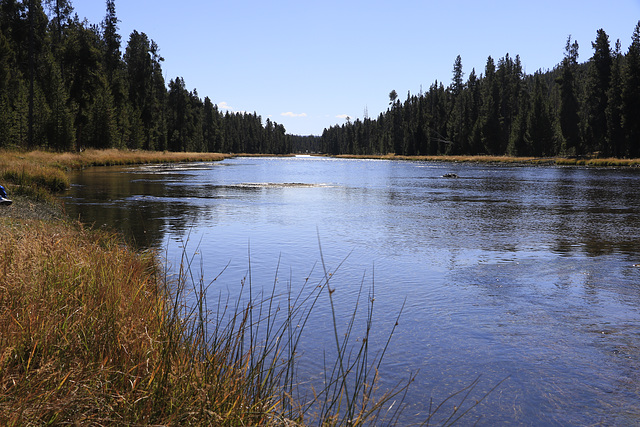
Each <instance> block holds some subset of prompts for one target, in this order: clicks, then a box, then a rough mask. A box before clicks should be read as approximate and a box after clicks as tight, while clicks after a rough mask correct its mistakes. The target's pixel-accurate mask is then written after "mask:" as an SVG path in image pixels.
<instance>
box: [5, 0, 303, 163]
mask: <svg viewBox="0 0 640 427" xmlns="http://www.w3.org/2000/svg"><path fill="white" fill-rule="evenodd" d="M0 29H1V32H0V147H22V148H47V149H54V150H61V151H65V150H76V149H83V148H89V147H91V148H111V147H116V148H129V149H148V150H170V151H212V152H235V153H241V152H247V153H288V152H291V151H292V147H291V140H290V138H289V137H288V136H287V135H286V132H285V128H284V127H283V126H282V125H280V124H278V123H275V122H273V121H271V120H270V119H266V121H265V122H264V123H263V121H262V118H261V117H260V116H258V115H257V114H256V113H253V114H248V113H231V112H228V111H227V112H225V113H223V112H222V111H220V110H219V109H218V108H217V106H216V105H215V104H213V103H212V102H211V100H210V99H209V98H208V97H205V98H204V100H203V99H201V98H200V97H199V95H198V93H197V91H196V90H195V89H193V90H189V89H187V88H186V85H185V82H184V80H183V79H182V78H181V77H176V78H175V79H172V80H171V81H169V84H168V85H167V84H166V82H165V80H164V78H163V74H162V68H161V63H162V61H163V58H162V57H161V56H160V51H159V47H158V46H157V44H156V43H155V42H154V41H153V40H151V39H150V38H149V37H148V36H147V35H146V34H145V33H142V32H138V31H133V32H132V33H131V34H130V36H129V40H128V42H127V44H126V46H124V47H123V46H122V44H121V38H120V35H119V34H118V19H117V17H116V10H115V2H114V0H107V1H106V16H105V18H104V20H103V21H102V22H101V23H100V25H91V24H89V23H88V22H87V21H86V20H84V21H80V19H79V18H78V15H77V14H75V13H74V11H73V7H72V5H71V2H70V1H69V0H24V1H17V0H0Z"/></svg>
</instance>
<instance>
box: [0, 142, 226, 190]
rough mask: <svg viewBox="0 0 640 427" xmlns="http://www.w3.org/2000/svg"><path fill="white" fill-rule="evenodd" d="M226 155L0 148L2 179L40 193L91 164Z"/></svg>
mask: <svg viewBox="0 0 640 427" xmlns="http://www.w3.org/2000/svg"><path fill="white" fill-rule="evenodd" d="M224 158H225V156H224V155H222V154H217V153H169V152H158V151H128V150H115V149H110V150H85V151H83V152H80V153H57V152H50V151H40V150H35V151H27V152H22V151H15V150H0V181H2V182H3V183H10V184H12V185H14V186H15V187H16V188H19V187H22V188H25V189H23V190H18V191H22V193H21V194H26V195H30V194H31V193H34V194H35V193H38V189H42V190H44V191H46V192H50V193H57V192H60V191H62V190H65V189H67V188H68V187H69V185H70V182H69V178H68V176H67V174H66V173H65V171H67V170H70V169H81V168H84V167H89V166H112V165H132V164H146V163H176V162H191V161H219V160H223V159H224ZM26 188H28V189H26ZM41 196H42V195H41Z"/></svg>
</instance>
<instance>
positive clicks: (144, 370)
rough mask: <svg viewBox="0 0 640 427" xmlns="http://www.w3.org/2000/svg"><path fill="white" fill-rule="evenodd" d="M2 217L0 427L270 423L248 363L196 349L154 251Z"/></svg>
mask: <svg viewBox="0 0 640 427" xmlns="http://www.w3.org/2000/svg"><path fill="white" fill-rule="evenodd" d="M0 221H1V224H0V226H1V228H2V230H3V236H2V245H1V246H0V348H1V349H2V352H1V353H0V425H43V424H74V423H75V424H77V425H84V424H92V425H103V424H143V425H148V424H176V425H177V424H180V425H182V424H183V423H186V424H189V423H193V422H195V423H197V424H199V425H201V424H204V425H207V424H219V423H224V424H232V425H254V424H255V423H263V422H264V420H265V419H267V418H266V417H267V416H266V415H265V414H266V413H267V411H266V410H265V408H266V407H267V403H268V402H270V401H269V399H267V398H264V396H258V397H259V399H256V398H255V397H256V396H255V395H254V394H252V393H251V391H252V390H251V388H250V387H247V385H246V384H247V377H246V371H245V367H244V366H243V365H242V364H241V363H235V364H234V365H232V366H229V364H228V363H227V362H228V361H229V360H230V359H229V358H228V357H226V356H227V354H225V353H224V352H220V353H207V352H200V353H199V352H194V351H193V349H194V348H196V347H198V344H197V342H196V341H197V338H198V337H197V336H196V335H194V334H185V331H186V330H185V329H184V325H183V323H182V321H183V320H184V319H178V318H177V317H176V316H175V315H172V313H171V312H172V310H173V309H174V308H175V307H173V305H172V304H173V302H172V301H171V300H168V299H167V295H166V294H165V293H163V292H162V283H161V277H160V275H159V274H158V266H157V264H156V262H155V260H154V257H153V256H152V255H151V254H148V253H142V254H141V253H136V252H133V251H131V250H130V249H129V248H127V247H126V246H125V245H123V244H122V243H121V241H120V240H119V238H117V237H116V236H113V235H109V234H105V233H104V232H94V231H90V230H87V229H84V228H82V227H81V226H79V225H69V224H65V223H63V222H55V223H54V222H52V223H48V222H42V221H15V220H1V219H0ZM175 313H177V311H176V312H175ZM236 340H237V338H236ZM239 360H246V355H244V354H242V355H240V358H239ZM271 403H273V402H271Z"/></svg>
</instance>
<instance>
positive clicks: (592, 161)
mask: <svg viewBox="0 0 640 427" xmlns="http://www.w3.org/2000/svg"><path fill="white" fill-rule="evenodd" d="M335 157H338V158H345V159H381V160H415V161H429V162H453V163H456V162H458V163H507V164H508V163H514V164H533V165H558V166H601V167H607V166H621V167H622V166H628V167H637V166H640V159H623V158H598V157H585V158H576V157H571V158H569V157H513V156H488V155H475V156H462V155H460V156H448V155H440V156H397V155H395V154H385V155H371V156H369V155H339V156H335Z"/></svg>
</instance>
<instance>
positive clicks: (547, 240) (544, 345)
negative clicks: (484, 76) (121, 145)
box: [65, 156, 640, 425]
mask: <svg viewBox="0 0 640 427" xmlns="http://www.w3.org/2000/svg"><path fill="white" fill-rule="evenodd" d="M448 173H455V174H456V175H457V177H456V178H445V177H443V175H445V174H448ZM72 182H73V185H72V188H71V189H70V190H69V192H68V194H67V195H66V198H65V205H66V210H67V212H68V213H69V214H70V215H71V216H72V217H79V218H81V219H82V220H83V221H85V222H88V223H92V224H94V225H95V226H97V227H99V226H103V225H104V226H106V227H109V228H113V229H116V230H120V231H122V232H124V233H125V234H126V235H127V236H128V237H129V238H130V239H131V240H132V241H133V242H134V243H135V244H136V245H138V246H139V247H150V248H157V249H159V250H160V251H161V252H162V253H164V254H166V258H167V262H168V263H169V264H170V265H177V264H179V263H180V256H181V254H182V253H183V251H186V252H187V253H193V254H194V255H195V256H196V257H197V262H196V264H197V265H198V267H197V268H198V270H200V269H202V271H203V273H204V275H205V276H206V277H207V280H213V278H215V277H216V276H218V274H220V273H221V272H222V274H221V275H220V277H219V278H218V279H216V282H215V286H213V287H212V289H213V290H211V291H210V292H212V293H214V295H213V297H215V298H218V296H219V294H220V292H223V291H224V292H229V293H230V294H234V293H237V292H238V289H239V288H240V283H241V281H242V279H243V278H246V277H247V276H248V275H249V273H250V277H251V281H252V284H253V286H254V287H257V288H259V287H262V286H263V287H265V288H266V289H271V288H272V287H273V286H276V287H278V288H279V287H283V288H284V287H292V286H293V287H295V286H296V284H300V283H302V282H304V280H305V278H307V277H311V276H314V275H316V276H318V275H319V276H320V280H321V278H322V276H323V268H322V262H323V261H324V264H325V268H326V269H327V270H328V271H331V272H333V273H334V275H333V276H332V279H331V280H332V282H331V287H332V288H333V289H335V292H334V294H333V296H334V298H335V301H334V302H335V303H336V305H337V313H338V322H339V323H340V322H346V320H345V319H346V317H343V316H346V315H347V313H350V312H351V310H352V309H353V304H354V301H355V298H356V297H357V294H358V291H359V290H360V287H361V284H364V287H365V288H371V287H372V286H374V287H375V303H374V307H375V313H376V314H375V319H374V320H375V325H374V329H376V330H377V331H379V333H380V336H379V337H375V336H374V337H373V338H374V339H373V343H374V345H382V344H383V343H384V337H386V334H388V333H389V331H390V329H391V327H392V326H393V325H394V323H395V321H396V317H397V315H398V313H399V312H400V310H401V309H402V307H403V305H404V309H402V314H401V317H400V321H399V323H398V326H397V329H396V330H395V332H394V335H393V337H392V340H391V345H390V347H389V349H388V350H387V353H386V356H385V359H384V362H383V365H382V368H381V372H380V375H381V385H382V386H383V387H386V386H387V385H389V384H395V383H396V382H397V381H401V380H403V379H407V378H409V376H410V375H415V376H416V378H415V381H414V383H413V384H412V386H411V388H410V389H409V390H410V391H409V394H408V395H407V397H406V399H405V403H406V404H407V408H406V409H405V410H404V412H403V415H402V418H401V421H400V423H401V424H403V425H404V424H410V423H415V422H418V421H419V420H420V419H424V417H425V416H426V414H427V413H428V411H429V406H430V405H431V404H433V405H435V404H437V403H439V402H441V401H442V400H444V399H445V398H446V397H447V396H450V395H451V394H453V393H455V392H457V391H459V390H460V389H462V388H464V387H465V386H468V385H469V384H471V383H473V382H474V381H476V380H477V384H476V386H475V388H473V390H471V393H470V394H469V398H468V399H467V400H466V401H465V402H462V403H460V402H459V396H458V397H456V399H458V401H456V400H455V399H452V400H451V401H449V402H448V403H447V404H451V405H454V404H455V405H456V406H458V405H460V406H461V407H463V408H465V407H468V406H469V405H470V404H472V403H473V402H475V401H476V400H481V399H482V398H483V396H485V394H486V393H487V392H488V391H489V390H491V389H492V388H493V387H494V386H496V385H497V387H496V388H495V389H494V390H493V391H491V393H489V394H488V395H487V396H486V398H485V399H484V400H481V402H480V403H479V405H478V406H477V407H475V408H473V409H472V410H471V411H470V413H469V414H468V415H466V416H465V417H464V418H463V419H462V420H461V423H462V424H463V425H466V424H473V423H476V422H477V423H478V424H479V425H495V424H510V425H592V424H598V425H599V424H603V425H638V424H640V373H639V372H640V170H637V169H629V168H621V169H614V168H610V169H605V168H602V169H600V168H585V167H552V166H543V167H535V166H513V165H484V164H455V163H430V162H405V161H384V160H343V159H330V158H315V157H307V156H302V157H295V158H234V159H228V160H225V161H223V162H217V163H204V164H189V165H155V166H136V167H111V168H90V169H86V170H84V171H79V172H77V173H75V174H74V175H73V176H72ZM185 247H186V249H185ZM336 269H337V271H334V270H336ZM274 283H275V285H274ZM279 291H280V290H278V292H279ZM365 292H367V291H365ZM317 310H319V315H318V316H317V317H314V319H313V320H315V321H316V322H318V324H315V325H312V326H308V327H307V329H306V330H305V336H304V341H305V345H304V347H303V348H304V349H305V352H304V353H305V354H304V356H305V357H306V359H305V358H304V357H303V359H304V361H303V362H301V364H302V367H303V371H306V372H309V373H310V374H309V375H310V376H313V375H314V373H318V372H319V371H320V370H321V368H322V366H321V365H322V354H323V351H326V347H331V346H332V345H334V344H332V339H331V336H332V333H331V331H332V327H331V325H330V320H329V316H327V315H326V313H327V312H328V305H327V303H326V298H325V299H324V303H323V302H320V303H319V306H318V308H317ZM334 346H335V345H334ZM318 375H320V374H319V373H318ZM465 405H466V406H465ZM451 410H452V407H451V408H444V410H443V412H446V411H449V412H450V411H451ZM444 418H445V419H446V417H444ZM440 421H442V419H440ZM433 423H434V422H433V421H432V424H433Z"/></svg>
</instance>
